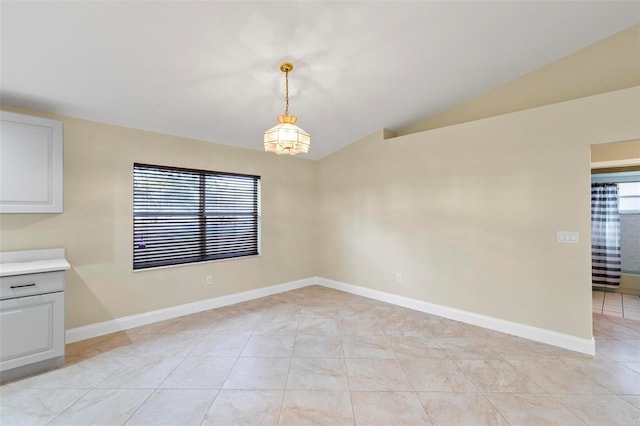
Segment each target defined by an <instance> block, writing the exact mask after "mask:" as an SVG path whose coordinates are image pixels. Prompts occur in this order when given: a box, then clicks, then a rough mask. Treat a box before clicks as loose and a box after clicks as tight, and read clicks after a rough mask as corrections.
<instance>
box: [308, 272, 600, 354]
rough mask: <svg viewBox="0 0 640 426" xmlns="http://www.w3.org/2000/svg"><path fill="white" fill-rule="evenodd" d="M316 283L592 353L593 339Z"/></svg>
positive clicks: (370, 291)
mask: <svg viewBox="0 0 640 426" xmlns="http://www.w3.org/2000/svg"><path fill="white" fill-rule="evenodd" d="M315 283H316V284H318V285H321V286H324V287H328V288H333V289H335V290H341V291H345V292H347V293H351V294H356V295H358V296H363V297H368V298H369V299H375V300H379V301H381V302H387V303H392V304H394V305H398V306H403V307H405V308H409V309H414V310H416V311H420V312H425V313H428V314H433V315H437V316H439V317H443V318H449V319H452V320H455V321H460V322H464V323H467V324H471V325H476V326H479V327H483V328H487V329H490V330H495V331H499V332H501V333H507V334H511V335H513V336H518V337H522V338H525V339H529V340H533V341H536V342H541V343H546V344H548V345H553V346H558V347H561V348H565V349H569V350H572V351H575V352H580V353H584V354H587V355H594V354H595V340H594V339H593V338H591V339H582V338H579V337H575V336H571V335H568V334H563V333H558V332H556V331H551V330H545V329H543V328H537V327H532V326H530V325H525V324H519V323H516V322H512V321H506V320H502V319H499V318H493V317H489V316H486V315H480V314H476V313H473V312H468V311H463V310H460V309H455V308H449V307H446V306H442V305H436V304H433V303H429V302H424V301H422V300H417V299H412V298H409V297H404V296H398V295H395V294H391V293H386V292H384V291H379V290H373V289H370V288H366V287H360V286H357V285H353V284H347V283H343V282H340V281H334V280H329V279H326V278H320V277H316V278H315Z"/></svg>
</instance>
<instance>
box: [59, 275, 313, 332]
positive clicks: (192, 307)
mask: <svg viewBox="0 0 640 426" xmlns="http://www.w3.org/2000/svg"><path fill="white" fill-rule="evenodd" d="M313 284H315V279H314V278H306V279H302V280H297V281H291V282H288V283H284V284H277V285H273V286H269V287H263V288H258V289H255V290H249V291H243V292H241V293H234V294H229V295H227V296H220V297H214V298H212V299H205V300H199V301H197V302H192V303H186V304H184V305H178V306H172V307H170V308H164V309H158V310H156V311H150V312H145V313H142V314H137V315H131V316H128V317H122V318H116V319H113V320H109V321H103V322H98V323H95V324H90V325H86V326H83V327H77V328H71V329H68V330H67V331H66V333H65V336H66V343H73V342H78V341H80V340H86V339H91V338H92V337H98V336H103V335H105V334H110V333H115V332H117V331H123V330H128V329H130V328H134V327H140V326H142V325H148V324H152V323H154V322H159V321H164V320H168V319H172V318H178V317H181V316H184V315H190V314H195V313H197V312H202V311H207V310H209V309H215V308H221V307H223V306H229V305H234V304H236V303H240V302H246V301H249V300H253V299H259V298H261V297H265V296H271V295H273V294H278V293H284V292H285V291H290V290H296V289H299V288H302V287H307V286H310V285H313Z"/></svg>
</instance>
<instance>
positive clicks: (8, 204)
mask: <svg viewBox="0 0 640 426" xmlns="http://www.w3.org/2000/svg"><path fill="white" fill-rule="evenodd" d="M62 163H63V140H62V122H60V121H56V120H49V119H46V118H41V117H33V116H30V115H24V114H16V113H13V112H7V111H0V213H62Z"/></svg>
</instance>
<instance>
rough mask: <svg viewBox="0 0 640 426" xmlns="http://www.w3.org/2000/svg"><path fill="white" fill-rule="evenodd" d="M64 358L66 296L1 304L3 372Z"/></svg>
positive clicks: (44, 296)
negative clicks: (59, 357) (60, 357)
mask: <svg viewBox="0 0 640 426" xmlns="http://www.w3.org/2000/svg"><path fill="white" fill-rule="evenodd" d="M61 355H64V293H63V292H58V293H50V294H42V295H38V296H29V297H20V298H17V299H9V300H2V301H0V371H5V370H8V369H11V368H14V367H21V366H23V365H28V364H31V363H34V362H39V361H44V360H47V359H50V358H55V357H58V356H61Z"/></svg>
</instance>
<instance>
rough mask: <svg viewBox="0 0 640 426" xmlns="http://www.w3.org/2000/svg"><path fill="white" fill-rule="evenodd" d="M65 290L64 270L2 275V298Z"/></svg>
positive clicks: (0, 288)
mask: <svg viewBox="0 0 640 426" xmlns="http://www.w3.org/2000/svg"><path fill="white" fill-rule="evenodd" d="M63 290H64V271H56V272H44V273H41V274H25V275H12V276H9V277H0V300H4V299H11V298H14V297H24V296H31V295H34V294H43V293H52V292H54V291H63Z"/></svg>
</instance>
